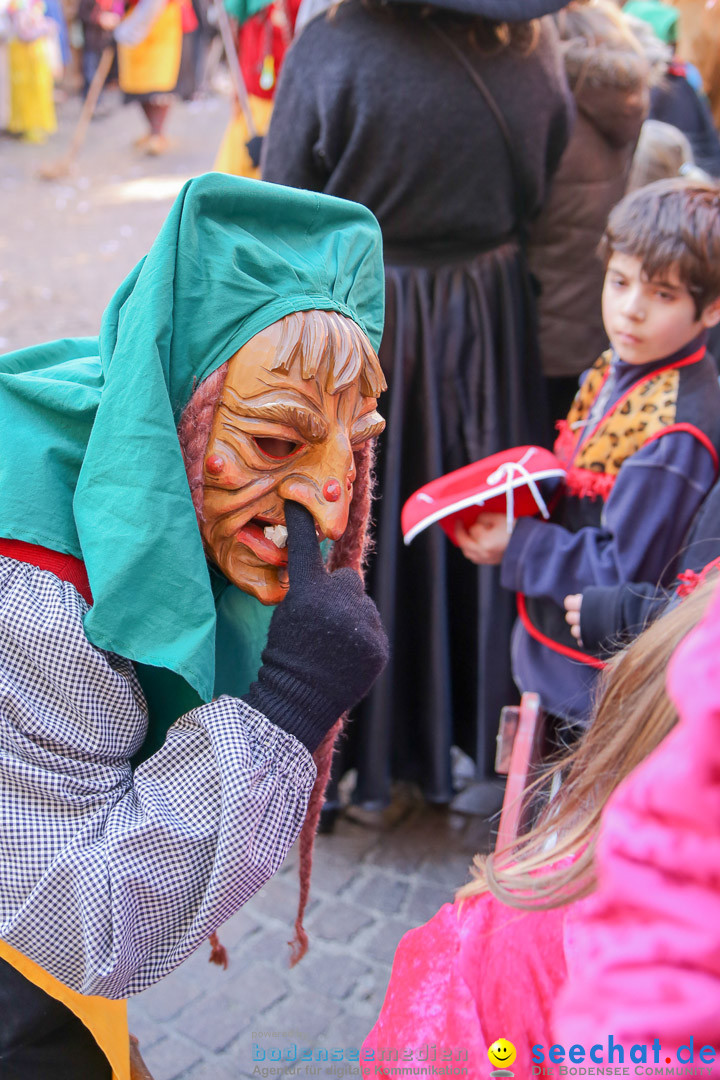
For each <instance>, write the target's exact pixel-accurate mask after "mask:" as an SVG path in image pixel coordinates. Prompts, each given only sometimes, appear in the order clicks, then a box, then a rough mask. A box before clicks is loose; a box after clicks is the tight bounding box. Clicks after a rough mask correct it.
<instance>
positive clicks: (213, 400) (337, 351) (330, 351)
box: [178, 310, 387, 966]
mask: <svg viewBox="0 0 720 1080" xmlns="http://www.w3.org/2000/svg"><path fill="white" fill-rule="evenodd" d="M280 322H281V325H282V330H281V334H280V339H279V341H278V345H277V347H276V350H275V355H274V358H273V362H272V364H271V367H270V370H271V371H283V372H285V373H287V372H289V371H290V369H291V368H292V367H293V365H294V364H296V363H299V364H300V365H301V374H302V377H303V378H304V379H311V378H315V377H316V376H319V377H320V378H323V379H324V381H325V385H326V387H327V388H328V390H329V392H330V393H331V394H334V393H339V392H340V391H341V390H342V389H344V388H345V387H346V386H349V385H350V384H351V383H353V382H354V381H355V380H356V379H358V378H359V380H360V390H361V393H363V394H364V395H366V396H367V397H375V398H377V397H379V395H380V394H381V393H382V391H383V390H385V389H386V388H387V383H386V382H385V376H384V375H383V372H382V368H381V367H380V361H379V360H378V358H377V354H376V353H375V350H374V349H373V348H372V346H371V344H370V342H369V341H368V339H367V337H366V336H365V334H364V333H363V332H362V330H361V329H360V328H359V326H358V325H357V324H356V323H355V322H353V320H352V319H349V318H347V317H346V316H344V315H339V314H338V313H336V312H334V311H318V310H312V311H303V312H295V313H294V314H292V315H287V316H286V317H285V318H284V319H282V320H280ZM227 367H228V365H227V363H226V364H223V365H222V367H219V368H218V369H217V371H215V372H213V374H212V375H209V376H208V378H207V379H205V380H204V381H203V382H202V383H201V384H200V385H199V386H198V387H197V389H196V390H195V392H194V393H193V396H192V397H191V399H190V401H189V402H188V404H187V406H186V407H185V410H184V411H183V414H182V416H181V418H180V424H179V427H178V438H179V440H180V448H181V450H182V454H183V459H184V462H185V471H186V473H187V477H188V483H189V485H190V494H191V495H192V500H193V505H194V507H195V512H196V514H197V517H198V520H199V521H203V520H204V517H203V482H204V459H205V452H206V450H207V445H208V442H209V439H210V432H211V430H212V424H213V418H214V415H215V410H216V408H217V406H218V404H219V402H220V398H221V396H222V389H223V385H224V382H225V377H226V375H227ZM353 457H354V460H355V469H356V477H355V482H354V485H353V498H352V502H351V503H350V513H349V516H348V523H347V528H346V529H345V532H344V534H343V536H342V537H341V538H340V540H338V541H336V543H334V544H333V546H332V548H331V551H330V556H329V559H328V570H330V571H333V570H339V569H340V568H341V567H346V566H348V567H350V568H351V569H353V570H355V571H357V573H358V574H360V576H361V577H363V576H364V570H365V561H366V558H367V555H368V553H369V551H370V538H369V524H370V510H371V506H372V492H373V483H374V476H373V471H372V466H373V460H374V440H372V439H371V440H368V441H367V442H365V443H363V444H362V445H361V446H359V447H358V448H357V449H356V450H355V451H354V453H353ZM345 719H346V718H345V717H340V718H338V720H337V723H336V724H335V725H334V726H333V727H332V728H331V729H330V731H329V732H328V733H327V735H326V736H325V738H324V739H323V741H322V742H321V743H320V745H319V746H318V748H317V750H316V751H315V753H314V754H313V759H314V761H315V765H316V767H317V776H316V779H315V784H314V786H313V789H312V792H311V793H310V800H309V802H308V809H307V814H306V816H305V821H304V824H303V827H302V830H301V832H300V839H299V848H300V870H299V873H300V897H299V902H298V913H297V917H296V919H295V938H294V939H293V941H292V942H290V945H291V947H292V953H291V959H290V963H291V966H294V965H295V964H296V963H297V962H298V961H299V960H301V959H302V957H303V956H304V955H305V953H306V952H307V948H308V938H307V933H306V931H305V928H304V926H303V917H304V914H305V909H306V907H307V902H308V897H309V895H310V878H311V875H312V859H313V848H314V844H315V833H316V832H317V826H318V822H319V820H320V812H321V810H322V807H323V802H324V799H325V789H326V788H327V784H328V780H329V778H330V767H331V764H332V756H333V749H334V746H335V740H336V738H337V736H338V735H339V733H340V732H341V731H342V728H343V725H344V723H345ZM210 940H211V946H212V955H211V959H214V960H215V962H216V963H220V964H222V965H223V966H226V965H227V955H226V953H225V950H224V949H223V948H222V946H221V945H220V944H219V942H218V940H217V936H216V935H215V934H213V935H212V937H211V939H210Z"/></svg>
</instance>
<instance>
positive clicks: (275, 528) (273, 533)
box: [263, 525, 288, 548]
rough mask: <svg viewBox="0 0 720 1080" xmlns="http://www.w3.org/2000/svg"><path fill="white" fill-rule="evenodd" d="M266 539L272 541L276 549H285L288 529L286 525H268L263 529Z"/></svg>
mask: <svg viewBox="0 0 720 1080" xmlns="http://www.w3.org/2000/svg"><path fill="white" fill-rule="evenodd" d="M263 533H264V534H265V538H266V539H267V540H271V541H272V543H273V544H274V545H275V547H279V548H284V547H285V546H286V544H287V535H288V534H287V529H286V528H285V526H284V525H266V526H265V528H264V529H263Z"/></svg>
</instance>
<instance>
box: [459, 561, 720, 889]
mask: <svg viewBox="0 0 720 1080" xmlns="http://www.w3.org/2000/svg"><path fill="white" fill-rule="evenodd" d="M717 583H718V575H717V573H715V574H712V576H710V577H709V578H708V580H707V581H706V582H705V583H704V584H703V585H701V586H699V587H698V588H697V589H696V590H695V592H693V593H692V594H691V595H690V596H688V597H687V598H686V599H684V600H683V601H682V602H681V603H680V604H678V606H677V607H675V608H674V609H673V610H671V611H669V612H668V613H667V614H665V615H664V616H662V617H661V618H659V619H658V620H656V621H655V622H654V623H652V624H651V625H650V626H649V627H648V628H647V629H646V630H645V631H644V632H643V633H642V634H640V636H639V637H638V638H636V639H635V641H633V642H632V644H631V645H629V646H628V647H627V648H626V649H624V650H623V651H622V652H621V653H619V654H618V655H617V656H616V657H615V658H614V659H613V660H612V661H611V662H610V664H609V665H608V667H607V668H606V670H605V672H604V673H603V679H602V682H601V686H600V690H599V697H598V701H597V706H596V711H595V718H594V720H593V722H592V724H591V725H590V728H589V729H588V731H587V733H586V734H585V735H584V736H583V738H582V740H581V741H580V743H579V745H578V746H577V749H575V750H574V751H573V752H572V753H570V754H569V755H567V756H566V757H565V758H564V759H562V760H561V761H559V762H557V763H556V764H555V765H553V766H552V767H551V768H550V769H549V770H547V771H546V772H545V774H544V775H543V776H542V777H541V778H539V779H538V780H537V781H536V782H535V783H534V784H532V785H530V787H529V788H528V789H527V790H526V792H525V793H524V794H525V797H526V798H531V797H532V796H533V795H534V794H536V793H537V791H538V790H539V788H540V787H544V786H545V785H546V784H547V781H548V780H549V779H550V778H551V777H553V776H554V775H555V774H557V773H559V774H560V776H561V777H562V785H561V787H560V790H559V792H558V794H557V795H556V796H555V798H553V799H551V801H550V802H549V803H548V805H547V806H546V808H545V811H544V812H543V814H542V815H541V817H540V820H539V821H538V824H537V825H536V826H535V827H534V828H533V829H531V830H530V831H529V832H527V833H526V834H525V835H524V836H521V837H519V838H518V840H517V841H516V842H515V844H513V845H512V846H511V847H508V848H505V849H504V850H502V851H499V852H496V853H495V854H493V855H488V856H486V857H483V856H480V855H476V856H475V859H474V866H473V868H472V875H473V880H472V881H470V882H468V883H467V884H466V885H464V886H463V887H462V888H461V889H460V890H459V891H458V893H457V899H460V900H462V899H464V898H466V897H470V896H476V895H478V894H479V893H484V892H491V893H492V894H493V896H496V897H497V898H498V900H501V901H502V902H503V903H504V904H508V905H509V906H510V907H516V908H525V909H533V910H542V909H547V908H555V907H562V906H564V905H565V904H569V903H571V902H572V901H574V900H580V899H581V898H582V897H584V896H588V895H589V894H590V893H591V892H593V891H594V890H595V888H596V887H597V879H596V876H595V864H594V858H595V846H596V842H597V837H598V833H599V829H600V821H601V816H602V812H603V808H604V807H605V804H606V803H607V801H608V799H609V798H610V796H611V795H612V793H613V792H614V791H615V789H616V788H617V787H618V785H619V784H620V783H621V782H622V781H623V780H624V779H625V777H626V776H628V775H629V774H630V773H631V772H632V770H633V769H635V768H636V767H637V766H638V765H639V764H640V763H641V762H642V761H644V760H645V758H646V757H647V756H648V754H650V753H651V752H652V751H653V750H654V749H655V747H656V746H659V744H660V743H661V742H662V740H663V739H664V738H665V736H666V735H667V734H668V732H669V731H671V730H672V728H673V727H674V726H675V724H676V723H677V719H678V718H677V712H676V710H675V706H674V705H673V703H672V701H671V700H670V698H669V696H668V693H667V690H666V689H665V674H666V671H667V666H668V663H669V661H670V657H671V656H672V654H673V653H674V651H675V649H676V648H677V646H678V645H679V644H680V642H681V641H682V640H683V638H684V637H686V636H687V634H689V633H690V631H691V630H692V629H693V628H694V627H695V626H696V625H697V624H698V622H699V621H700V620H701V619H702V617H703V615H704V614H705V610H706V608H707V606H708V602H709V600H710V597H711V596H712V594H713V592H714V590H715V588H716V587H717ZM568 856H573V857H574V861H573V862H572V863H570V865H566V866H561V867H558V866H556V865H554V864H556V863H557V862H558V861H559V860H562V859H564V858H566V857H568Z"/></svg>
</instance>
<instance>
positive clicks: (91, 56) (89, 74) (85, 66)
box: [82, 46, 102, 97]
mask: <svg viewBox="0 0 720 1080" xmlns="http://www.w3.org/2000/svg"><path fill="white" fill-rule="evenodd" d="M101 55H102V53H101V51H100V49H88V48H87V46H86V47H85V48H83V52H82V76H83V95H84V96H85V97H87V92H88V90H89V89H90V83H91V82H92V79H93V75H94V74H95V72H96V71H97V69H98V64H99V63H100V57H101Z"/></svg>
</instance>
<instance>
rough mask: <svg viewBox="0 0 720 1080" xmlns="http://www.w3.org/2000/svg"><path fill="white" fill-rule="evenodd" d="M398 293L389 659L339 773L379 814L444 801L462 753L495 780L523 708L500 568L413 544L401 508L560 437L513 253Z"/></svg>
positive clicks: (413, 280)
mask: <svg viewBox="0 0 720 1080" xmlns="http://www.w3.org/2000/svg"><path fill="white" fill-rule="evenodd" d="M386 294H387V319H386V328H385V335H384V337H383V343H382V347H381V350H380V359H381V362H382V365H383V368H384V371H385V374H386V377H387V381H388V386H389V390H388V393H387V394H386V395H384V396H383V399H382V400H381V403H380V411H381V412H382V413H383V415H384V416H385V417H386V420H387V428H386V431H385V433H384V434H383V435H382V436H381V438H380V440H379V447H378V460H377V468H376V475H377V494H378V501H377V503H376V505H375V514H374V516H375V530H374V532H375V543H376V549H375V553H374V556H373V557H372V560H371V566H370V572H369V578H368V582H369V589H370V592H371V594H372V596H373V597H374V599H375V601H376V603H377V605H378V607H379V609H380V613H381V615H382V618H383V621H384V624H385V626H386V628H387V631H388V634H389V637H390V643H391V649H392V655H391V660H390V663H389V665H388V667H387V669H386V671H385V673H384V674H383V676H382V677H381V679H380V680H379V682H378V683H377V685H376V687H375V688H374V690H373V692H372V694H371V695H370V697H369V698H368V699H367V700H366V701H365V702H364V703H363V704H362V706H361V707H360V708H359V710H358V711H357V714H356V720H355V723H354V724H352V725H350V729H349V732H348V740H347V742H346V745H345V747H344V752H343V754H342V758H341V760H342V766H341V767H343V768H346V767H348V766H355V767H356V768H357V770H358V783H357V787H356V791H355V799H356V801H358V802H360V803H362V804H364V805H366V806H369V807H372V806H374V807H380V806H383V805H385V804H386V803H387V802H388V799H389V795H390V783H391V781H392V780H394V779H402V780H409V781H413V782H415V783H417V784H419V785H420V787H421V789H422V791H423V792H424V795H425V797H426V798H427V799H428V800H430V801H433V802H441V803H444V802H448V801H449V800H450V799H451V798H452V795H453V788H452V782H451V773H450V748H451V746H452V745H453V744H456V745H458V746H460V747H461V748H462V749H463V750H464V751H465V752H466V753H468V754H469V755H470V756H471V757H472V758H473V759H474V761H475V762H476V763H477V771H478V776H479V777H483V776H485V775H490V774H491V772H492V762H493V758H494V746H495V736H496V734H497V728H498V720H499V713H500V709H501V707H502V706H503V705H505V704H509V703H512V702H513V701H515V700H517V697H516V691H515V688H514V686H513V682H512V678H511V674H510V649H509V642H510V631H511V628H512V624H513V620H514V616H515V606H514V598H513V596H512V595H511V594H510V593H508V592H506V591H505V590H503V589H502V588H501V587H500V581H499V571H498V570H497V569H496V568H495V567H482V568H478V567H476V566H474V565H473V564H472V563H470V562H469V561H468V560H467V559H465V558H464V556H463V555H462V554H461V552H460V551H459V549H458V548H456V547H455V546H454V545H453V544H451V543H450V541H449V540H448V539H447V537H446V536H445V534H444V532H443V531H442V530H441V529H440V527H439V526H438V525H433V526H430V528H429V529H428V530H427V531H426V532H424V533H421V534H420V536H418V537H417V538H416V539H415V540H414V541H413V542H412V544H411V545H410V546H409V547H405V546H404V544H403V539H402V534H401V531H400V512H401V510H402V506H403V504H404V502H405V500H406V499H407V498H408V496H409V495H411V494H412V492H413V491H415V490H416V489H417V488H418V487H420V486H421V485H422V484H425V483H427V482H428V481H429V480H432V479H434V478H435V477H437V476H441V475H442V474H443V473H446V472H449V471H450V470H452V469H458V468H460V466H462V465H467V464H468V463H469V462H471V461H476V460H477V459H478V458H481V457H485V456H487V455H488V454H493V453H495V452H496V451H498V450H502V449H506V448H508V447H511V446H516V445H521V444H523V443H541V444H542V443H544V442H545V440H546V435H547V431H548V424H547V417H546V409H545V390H544V385H543V381H542V376H541V373H540V364H539V359H538V353H537V345H536V334H535V314H534V298H533V293H532V287H531V284H530V279H529V276H528V274H527V271H526V268H525V262H524V258H523V255H522V253H521V252H520V249H519V247H518V245H517V244H515V243H507V244H504V245H503V246H501V247H498V248H496V249H494V250H492V251H489V252H485V253H483V254H481V255H476V256H474V257H472V258H466V259H459V260H455V261H453V262H452V263H448V262H445V263H444V265H441V266H437V265H418V264H417V263H415V264H414V265H399V264H397V263H396V264H392V263H391V264H390V265H388V266H387V268H386Z"/></svg>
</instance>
